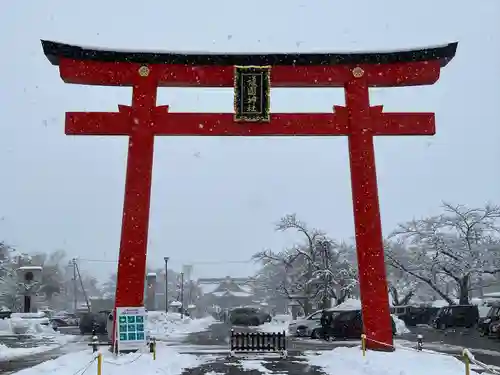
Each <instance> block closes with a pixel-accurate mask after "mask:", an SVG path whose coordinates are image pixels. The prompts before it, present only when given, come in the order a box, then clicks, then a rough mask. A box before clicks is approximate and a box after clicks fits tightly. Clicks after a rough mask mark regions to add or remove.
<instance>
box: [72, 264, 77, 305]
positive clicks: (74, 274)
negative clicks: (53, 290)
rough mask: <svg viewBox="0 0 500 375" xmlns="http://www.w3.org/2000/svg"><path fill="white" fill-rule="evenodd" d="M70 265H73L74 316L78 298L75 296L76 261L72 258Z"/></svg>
mask: <svg viewBox="0 0 500 375" xmlns="http://www.w3.org/2000/svg"><path fill="white" fill-rule="evenodd" d="M72 263H73V293H74V295H75V299H74V306H73V307H74V310H75V311H74V313H75V314H76V310H77V309H78V296H77V293H78V285H77V283H76V259H75V258H73V259H72Z"/></svg>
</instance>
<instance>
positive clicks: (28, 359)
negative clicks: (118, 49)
mask: <svg viewBox="0 0 500 375" xmlns="http://www.w3.org/2000/svg"><path fill="white" fill-rule="evenodd" d="M61 333H65V334H73V335H80V331H79V329H78V327H76V328H74V327H73V328H72V327H67V328H66V329H65V330H63V331H62V332H61ZM90 338H91V337H90V336H81V338H80V339H79V340H77V341H75V342H71V343H68V344H66V345H63V346H59V347H57V348H54V349H52V350H49V351H46V352H43V353H37V354H32V355H28V356H23V357H19V358H14V359H11V360H7V361H0V374H1V375H8V374H10V373H12V372H16V371H20V370H22V369H25V368H29V367H33V366H36V365H38V364H40V363H42V362H45V361H48V360H51V359H55V358H58V357H60V356H61V355H64V354H67V353H71V352H75V351H79V350H85V349H88V348H89V346H88V343H89V341H90ZM106 340H107V337H106ZM0 344H3V345H6V346H7V347H9V348H35V347H39V346H43V345H54V344H57V342H56V341H54V339H53V338H51V337H50V336H47V337H33V336H31V335H12V336H0Z"/></svg>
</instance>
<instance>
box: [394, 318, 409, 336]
mask: <svg viewBox="0 0 500 375" xmlns="http://www.w3.org/2000/svg"><path fill="white" fill-rule="evenodd" d="M391 316H392V320H393V321H394V324H395V325H396V335H403V334H405V333H410V330H409V329H408V328H407V327H406V324H405V322H404V321H402V320H401V319H399V318H398V317H397V316H396V315H393V314H391Z"/></svg>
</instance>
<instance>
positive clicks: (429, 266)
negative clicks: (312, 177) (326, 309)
mask: <svg viewBox="0 0 500 375" xmlns="http://www.w3.org/2000/svg"><path fill="white" fill-rule="evenodd" d="M443 209H444V212H443V214H441V215H438V216H433V217H429V218H425V219H420V220H413V221H411V222H408V223H405V224H401V225H400V226H399V228H398V229H397V230H396V231H394V232H393V234H392V235H391V240H392V241H391V243H390V244H388V246H387V249H386V259H387V262H388V264H389V265H390V266H391V267H394V268H396V269H399V270H401V271H403V272H405V273H407V274H408V275H411V276H412V277H414V278H415V279H417V280H419V281H421V282H423V283H425V284H427V285H428V286H429V287H430V288H431V289H432V290H434V291H435V292H436V293H437V294H438V295H439V296H440V297H441V298H443V299H445V300H446V301H447V302H448V303H450V304H453V303H454V298H455V297H456V298H458V299H459V303H460V304H468V303H469V293H470V291H471V290H474V289H475V288H478V287H480V286H481V283H483V282H484V279H485V277H486V276H488V275H495V274H498V273H500V236H499V233H500V226H499V219H500V207H498V206H494V205H490V204H487V205H486V206H485V207H482V208H468V207H465V206H463V205H452V204H449V203H445V204H444V205H443ZM450 285H451V287H450Z"/></svg>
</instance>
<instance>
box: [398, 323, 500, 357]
mask: <svg viewBox="0 0 500 375" xmlns="http://www.w3.org/2000/svg"><path fill="white" fill-rule="evenodd" d="M409 329H410V331H411V333H409V334H405V335H402V336H401V337H400V338H401V339H403V340H408V341H411V342H416V341H417V335H419V334H420V335H422V336H423V343H424V347H425V348H427V349H429V350H435V351H439V352H443V353H447V354H453V355H456V356H460V355H461V353H462V350H463V348H467V349H469V351H470V352H471V353H472V354H474V356H475V357H476V359H477V360H479V361H481V362H483V363H486V364H487V365H491V366H498V367H500V340H497V339H490V338H487V337H481V336H479V333H478V332H477V331H476V330H475V329H465V328H464V329H447V330H445V331H440V330H435V329H433V328H432V327H430V326H418V327H409Z"/></svg>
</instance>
